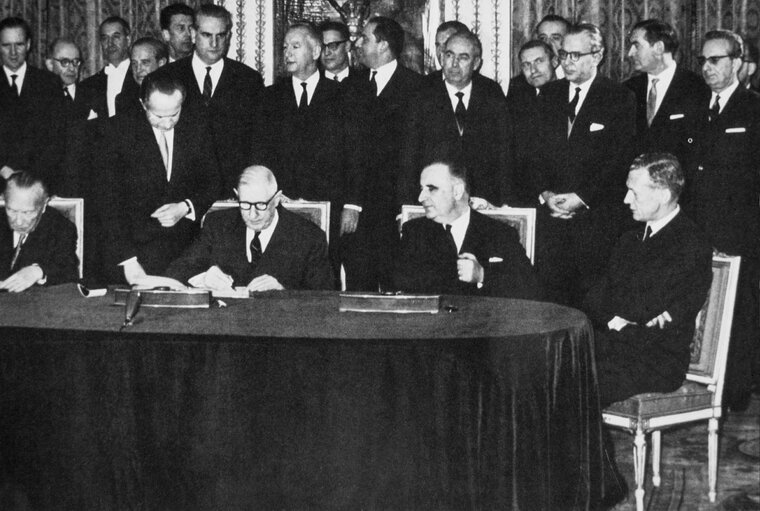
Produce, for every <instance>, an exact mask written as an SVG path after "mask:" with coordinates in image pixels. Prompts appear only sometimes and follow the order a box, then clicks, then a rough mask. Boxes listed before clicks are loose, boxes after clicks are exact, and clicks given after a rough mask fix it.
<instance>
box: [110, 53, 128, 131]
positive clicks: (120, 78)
mask: <svg viewBox="0 0 760 511" xmlns="http://www.w3.org/2000/svg"><path fill="white" fill-rule="evenodd" d="M105 73H106V80H107V85H106V102H107V103H108V117H113V116H114V115H116V96H118V95H119V93H120V92H121V88H122V87H123V86H124V79H125V78H126V77H127V73H129V59H125V60H122V61H121V62H120V63H119V65H118V66H114V65H113V64H108V65H107V66H106V68H105Z"/></svg>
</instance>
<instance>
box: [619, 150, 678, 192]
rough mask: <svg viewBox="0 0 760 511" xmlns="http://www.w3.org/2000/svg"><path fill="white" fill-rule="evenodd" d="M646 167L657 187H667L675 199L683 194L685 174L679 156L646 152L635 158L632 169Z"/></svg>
mask: <svg viewBox="0 0 760 511" xmlns="http://www.w3.org/2000/svg"><path fill="white" fill-rule="evenodd" d="M637 169H646V170H647V172H649V179H651V180H652V183H654V185H655V186H656V187H657V188H667V189H668V190H670V194H671V195H672V196H673V199H674V200H678V198H679V197H680V196H681V192H682V191H683V186H684V176H683V171H682V170H681V164H680V163H679V162H678V158H676V157H675V156H673V155H672V154H670V153H644V154H640V155H639V156H637V157H636V159H635V160H633V163H632V164H631V167H630V169H629V171H630V170H637Z"/></svg>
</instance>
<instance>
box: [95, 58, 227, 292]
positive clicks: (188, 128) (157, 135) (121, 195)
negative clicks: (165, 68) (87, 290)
mask: <svg viewBox="0 0 760 511" xmlns="http://www.w3.org/2000/svg"><path fill="white" fill-rule="evenodd" d="M184 99H185V88H184V86H183V85H182V83H181V82H179V81H178V80H176V79H173V78H171V77H169V76H165V75H157V74H156V73H152V74H150V75H148V76H146V77H145V79H144V80H143V83H142V85H141V88H140V100H141V103H142V107H143V111H142V112H136V111H135V112H131V111H129V112H126V113H125V114H124V115H121V114H120V115H118V116H116V117H115V118H114V119H113V121H112V122H111V124H110V125H109V126H108V128H107V132H106V136H105V141H104V143H103V146H104V148H103V151H102V154H100V155H99V156H98V158H97V161H96V165H95V168H97V169H99V170H100V172H101V175H100V184H99V186H100V190H101V194H102V198H100V199H99V200H98V201H97V206H98V208H99V213H100V216H101V217H102V223H103V231H104V239H103V241H102V245H103V246H104V250H105V252H106V255H105V259H106V262H107V264H106V268H105V270H106V271H107V272H108V274H107V277H108V280H109V282H122V281H123V280H125V281H126V282H127V283H129V284H139V283H141V281H142V280H143V279H144V278H145V277H146V274H151V275H157V274H158V275H160V274H161V273H162V272H163V271H165V270H166V267H167V266H168V265H169V263H170V262H171V261H172V260H174V259H175V258H176V257H177V256H179V254H181V253H182V251H183V250H184V249H185V248H186V247H187V246H188V245H189V244H190V242H191V241H192V239H193V237H194V236H195V234H196V233H197V232H198V228H199V225H200V220H201V218H202V217H203V215H204V214H205V213H206V211H207V210H208V208H209V206H210V205H211V203H212V202H213V201H214V200H215V199H216V198H217V197H218V196H219V173H218V170H217V164H216V160H215V158H214V154H213V149H212V148H211V145H210V141H209V138H208V134H207V130H206V129H205V124H204V122H203V120H202V119H201V118H200V117H199V115H198V113H197V112H193V111H192V110H188V111H185V110H184V109H183V103H184Z"/></svg>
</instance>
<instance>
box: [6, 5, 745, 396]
mask: <svg viewBox="0 0 760 511" xmlns="http://www.w3.org/2000/svg"><path fill="white" fill-rule="evenodd" d="M160 24H161V29H162V35H163V41H159V40H157V39H154V38H151V37H143V38H140V39H136V40H134V41H133V40H132V34H131V32H130V27H129V26H128V24H127V23H126V22H125V21H124V20H123V19H121V18H119V17H110V18H107V19H106V20H105V21H103V23H102V24H101V25H100V43H101V49H102V52H103V57H104V59H105V61H106V62H107V64H106V66H105V67H104V68H103V69H102V70H100V71H99V72H97V73H95V74H94V75H92V76H91V77H89V78H87V79H85V80H83V81H81V82H79V74H80V73H79V71H80V68H81V64H82V59H81V54H80V50H79V49H78V48H77V45H76V44H75V42H74V41H72V40H69V39H66V38H59V39H56V40H55V41H53V42H52V43H51V45H50V47H49V49H48V52H47V60H46V67H47V68H48V70H42V69H37V68H35V67H33V66H31V65H29V64H28V63H27V62H26V56H27V53H28V51H29V48H30V45H31V43H32V33H31V31H30V27H29V25H28V24H27V23H26V22H25V21H24V20H21V19H19V18H6V19H5V20H2V21H1V22H0V57H1V58H2V65H3V71H4V73H3V78H4V80H3V81H2V84H0V174H1V175H2V176H3V178H5V179H8V178H9V177H10V176H11V175H12V174H13V173H15V172H17V171H22V170H23V171H27V172H29V173H31V174H34V175H37V176H39V177H41V178H42V179H43V180H44V181H45V182H46V183H47V187H48V188H49V190H50V191H51V192H52V193H54V194H58V195H61V196H77V197H83V198H84V199H85V203H86V208H85V212H86V231H87V236H86V237H85V243H86V245H85V261H84V267H85V274H86V278H87V279H91V280H92V281H97V282H109V283H110V282H119V281H123V280H126V281H127V282H129V283H132V282H135V281H137V280H139V279H140V277H141V276H144V275H146V274H158V275H160V274H163V273H164V272H165V271H166V269H167V268H168V266H169V265H170V263H171V262H172V261H173V260H175V259H176V258H177V257H178V256H179V255H180V254H181V253H182V252H183V251H184V250H185V249H186V248H187V247H188V246H189V244H190V243H191V242H192V240H193V239H194V237H195V236H196V235H197V234H198V232H199V228H200V220H201V219H202V217H203V215H204V214H205V212H206V211H207V209H208V208H209V207H210V205H211V204H212V202H213V201H215V200H217V199H225V198H231V197H233V194H234V191H235V190H236V187H237V185H238V177H239V175H240V173H241V171H242V170H243V169H245V168H246V167H249V166H251V165H254V164H255V165H261V166H263V167H266V168H268V169H271V170H272V171H273V173H274V175H275V176H276V182H277V183H278V185H279V188H280V190H281V191H282V196H283V197H282V200H297V199H306V200H323V201H324V200H327V201H330V202H331V208H332V209H331V212H332V215H331V216H332V218H331V223H330V226H331V227H330V231H331V232H330V236H329V239H330V247H329V250H330V260H331V263H332V267H333V270H334V272H335V274H336V278H337V274H338V269H339V268H340V267H341V266H342V267H343V268H344V269H345V274H346V284H347V287H348V289H353V290H377V289H378V287H380V288H381V289H390V288H391V287H392V286H393V284H392V279H391V273H392V265H393V260H394V255H395V254H396V250H397V244H398V226H397V223H396V219H397V215H398V213H399V207H400V205H401V204H408V203H415V202H417V200H418V198H419V197H420V191H419V190H420V186H419V182H420V181H419V179H420V172H421V170H422V169H423V168H425V167H426V166H428V165H430V164H431V163H434V162H440V161H448V162H454V163H456V165H458V166H462V167H464V168H466V169H467V181H466V182H467V185H468V187H469V190H468V194H469V197H470V201H471V202H470V203H471V204H472V205H473V207H474V208H475V209H478V208H488V207H492V206H493V207H498V206H501V205H504V204H507V205H510V206H524V207H535V208H537V211H538V225H537V245H536V264H535V268H536V272H537V275H538V277H539V280H540V283H541V286H542V289H543V292H544V294H545V298H546V299H549V300H553V301H557V302H559V303H566V304H571V305H576V306H577V305H579V304H580V303H581V302H582V299H583V296H585V295H586V292H587V291H588V290H589V289H590V288H591V287H592V286H593V284H594V282H595V280H596V279H597V278H598V277H599V275H600V274H601V273H602V272H603V270H604V268H605V267H606V265H607V261H608V259H609V257H610V253H611V251H612V248H613V246H614V244H615V242H616V241H617V239H618V238H619V236H620V235H621V233H623V232H624V231H625V230H626V229H628V228H630V227H631V225H630V215H629V214H628V211H627V207H626V204H624V202H623V199H624V197H625V196H626V194H627V193H628V189H627V188H626V176H627V173H628V170H629V166H630V164H631V162H632V161H633V159H634V158H635V157H636V156H637V155H639V154H642V153H652V152H660V153H661V152H666V153H671V154H673V155H675V156H676V157H677V158H678V160H679V161H680V164H681V166H682V168H683V171H684V174H685V177H686V185H685V188H684V190H683V193H682V195H681V200H680V204H681V206H682V208H683V211H684V213H685V214H686V215H688V216H689V217H690V218H691V219H692V220H694V222H695V223H696V224H697V225H698V226H699V227H700V228H701V229H703V230H704V232H705V234H706V236H707V238H708V240H709V241H710V243H712V245H713V248H714V250H715V251H717V252H723V253H726V254H730V255H740V256H742V270H741V278H740V283H739V291H738V297H737V306H736V314H735V320H734V333H733V335H734V337H733V340H732V343H733V347H732V352H733V353H734V355H733V356H732V357H731V362H730V364H732V367H731V366H730V367H729V382H728V383H727V387H728V388H729V389H734V390H735V393H734V395H732V396H730V397H729V403H732V404H733V405H735V406H737V407H740V406H741V404H742V402H743V400H745V399H746V398H748V395H749V384H750V381H751V377H750V374H751V371H752V367H751V364H753V363H754V359H755V358H756V357H757V355H756V353H757V351H758V348H757V345H758V332H759V331H760V329H759V327H758V315H759V313H758V307H759V304H760V301H759V300H758V280H759V279H758V268H759V266H760V265H759V264H758V262H759V259H760V202H759V200H760V96H758V94H757V93H756V92H754V91H752V90H750V87H749V81H748V77H751V75H752V74H754V72H755V70H756V68H757V51H756V50H755V49H750V48H748V47H747V45H745V43H744V42H743V41H742V39H741V38H740V37H739V36H738V35H736V34H734V33H732V32H729V31H725V30H715V31H710V32H708V33H707V34H705V35H704V38H703V42H702V47H701V51H700V53H699V57H698V62H699V65H700V69H701V76H699V75H697V74H695V73H692V72H691V71H689V70H688V69H687V67H688V66H686V65H685V64H684V63H679V62H677V61H676V58H675V57H676V55H677V52H678V37H677V34H676V33H675V32H674V30H673V29H672V27H670V26H669V25H668V24H666V23H663V22H661V21H658V20H645V21H641V22H639V23H637V24H636V25H635V26H634V27H633V29H632V31H631V33H630V36H629V43H630V51H629V53H628V56H629V57H630V60H631V62H632V64H633V67H634V68H635V70H636V71H637V72H638V73H637V74H635V76H633V77H632V78H630V79H629V80H627V81H625V82H624V83H622V84H621V83H616V82H614V81H612V80H610V79H609V78H606V77H604V76H602V75H601V73H600V72H599V66H600V64H601V63H602V61H603V59H604V57H605V47H604V39H603V37H602V34H601V33H600V31H599V29H598V28H597V27H596V26H594V25H591V24H585V23H580V24H577V25H571V24H570V23H568V22H567V21H566V20H564V19H563V18H560V17H558V16H547V17H546V18H544V19H543V20H542V21H541V23H540V24H539V25H538V26H537V28H536V39H535V40H532V41H529V42H528V43H526V44H525V45H523V47H522V48H521V49H520V51H519V61H520V64H521V71H522V73H521V74H520V75H518V76H517V77H515V78H513V79H512V81H511V83H510V89H509V92H508V94H507V95H506V97H505V95H504V94H503V92H502V90H501V88H500V86H499V85H498V84H497V83H495V82H494V81H493V80H490V79H489V78H486V77H484V76H482V75H481V74H480V73H479V72H478V70H479V68H480V66H481V64H482V48H481V44H480V41H479V40H478V38H477V36H476V35H474V34H473V33H471V32H470V31H469V30H468V29H467V27H466V26H464V25H462V24H461V23H458V22H447V23H444V24H442V25H441V27H439V30H438V33H437V35H436V52H437V57H438V61H439V63H440V65H441V68H442V69H441V71H438V72H433V73H431V74H429V75H427V76H421V75H419V74H417V73H415V72H412V71H410V70H408V69H406V68H404V67H403V66H402V65H401V64H400V61H399V55H400V54H401V52H402V49H403V44H404V32H403V30H402V28H401V27H400V26H399V25H398V23H396V22H395V21H393V20H391V19H388V18H384V17H375V18H371V19H370V20H369V21H368V22H367V23H366V25H365V26H364V27H363V31H362V33H361V34H360V35H359V38H358V39H357V41H356V42H355V43H354V48H353V49H355V51H356V55H357V57H358V60H359V62H358V64H360V65H359V66H357V65H353V66H352V65H350V64H351V63H350V54H351V50H352V42H351V40H350V37H349V32H348V29H347V27H346V26H345V25H343V24H341V23H338V22H332V21H328V22H325V23H323V24H322V25H320V26H319V27H314V26H312V25H310V24H295V25H293V26H291V27H290V28H289V29H288V30H287V32H286V34H285V37H284V40H283V42H282V45H283V64H284V69H285V70H286V71H287V75H288V76H286V77H284V78H283V79H281V80H279V81H277V82H276V83H275V84H274V85H272V86H270V87H266V88H265V87H264V83H263V80H262V77H261V75H260V74H259V73H258V72H257V71H255V70H253V69H251V68H250V67H248V66H246V65H244V64H242V63H240V62H237V61H235V60H232V59H229V58H227V56H226V55H227V52H228V49H229V43H230V37H231V29H232V20H231V16H230V13H229V12H228V11H226V10H225V9H224V8H223V7H220V6H216V5H203V6H201V7H200V8H199V9H198V10H197V11H193V10H192V9H190V8H189V7H187V6H185V5H183V4H173V5H170V6H168V7H166V8H165V9H163V11H162V13H161V19H160ZM354 64H356V63H354ZM732 380H733V381H732Z"/></svg>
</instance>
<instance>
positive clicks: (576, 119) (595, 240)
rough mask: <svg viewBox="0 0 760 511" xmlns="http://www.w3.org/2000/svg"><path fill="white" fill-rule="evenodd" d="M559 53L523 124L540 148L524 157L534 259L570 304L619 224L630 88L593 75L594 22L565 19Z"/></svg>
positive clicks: (631, 123) (552, 289)
mask: <svg viewBox="0 0 760 511" xmlns="http://www.w3.org/2000/svg"><path fill="white" fill-rule="evenodd" d="M562 44H563V49H562V50H561V51H560V53H559V57H560V61H561V64H562V66H563V68H564V71H565V75H566V78H564V79H562V80H558V81H556V82H551V83H548V84H546V85H544V88H543V92H544V93H545V96H546V97H545V101H543V104H542V106H541V110H540V112H539V115H538V116H537V117H536V120H535V122H534V123H533V124H532V125H531V127H530V128H529V130H530V135H531V136H533V137H535V138H536V139H537V140H540V141H541V148H542V150H541V151H537V152H535V153H534V154H533V155H532V156H531V157H529V158H527V159H524V162H525V165H526V168H525V169H523V173H524V175H527V176H529V177H530V179H531V183H532V184H531V186H532V190H531V195H532V197H533V201H534V204H535V206H537V207H539V212H538V228H537V235H538V236H537V240H536V242H537V243H536V249H537V250H536V256H537V257H536V266H537V269H538V272H539V276H540V277H541V280H542V284H543V285H544V286H545V288H546V290H547V292H548V295H549V298H551V299H552V300H555V301H558V302H560V303H566V304H569V305H576V306H577V305H578V303H579V302H580V300H581V299H582V297H583V295H584V294H585V291H586V290H587V289H588V284H589V281H590V278H592V277H593V276H594V275H595V274H596V273H597V272H598V270H599V269H600V268H602V267H603V266H604V263H605V262H606V260H607V257H608V256H609V251H610V249H611V248H612V245H613V244H614V242H615V240H616V239H617V237H618V236H619V234H620V232H621V231H622V230H623V226H624V221H625V215H624V211H623V210H622V198H623V195H624V192H625V188H624V187H623V186H622V185H621V181H622V176H623V175H624V174H625V172H626V169H627V167H628V164H629V162H630V161H631V160H632V159H633V156H634V155H633V152H632V149H633V148H632V144H633V140H634V133H635V116H636V106H635V103H634V97H633V93H632V92H631V91H629V90H628V89H627V88H625V87H623V86H621V85H618V84H616V83H614V82H612V81H611V80H609V79H607V78H605V77H603V76H601V75H599V74H598V72H597V67H598V65H599V64H600V62H601V60H602V58H603V56H604V43H603V40H602V35H601V33H600V32H599V29H598V28H597V27H596V26H594V25H591V24H580V25H577V26H575V27H573V28H572V29H571V30H570V31H569V32H568V33H567V35H566V36H565V38H564V41H563V43H562Z"/></svg>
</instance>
